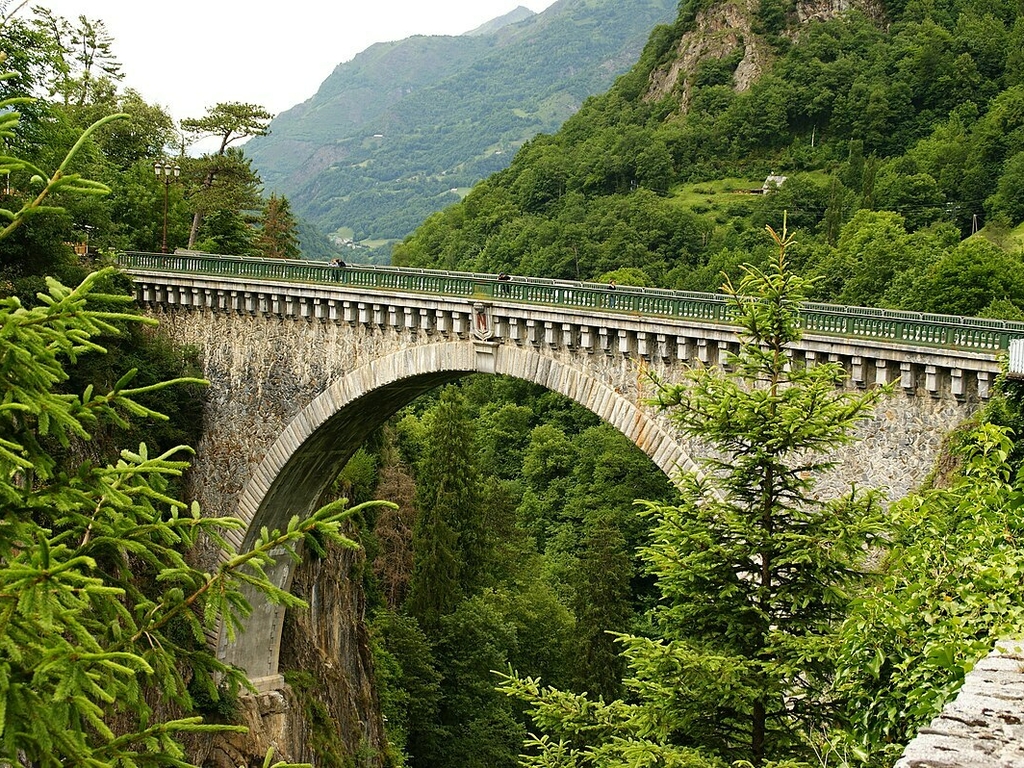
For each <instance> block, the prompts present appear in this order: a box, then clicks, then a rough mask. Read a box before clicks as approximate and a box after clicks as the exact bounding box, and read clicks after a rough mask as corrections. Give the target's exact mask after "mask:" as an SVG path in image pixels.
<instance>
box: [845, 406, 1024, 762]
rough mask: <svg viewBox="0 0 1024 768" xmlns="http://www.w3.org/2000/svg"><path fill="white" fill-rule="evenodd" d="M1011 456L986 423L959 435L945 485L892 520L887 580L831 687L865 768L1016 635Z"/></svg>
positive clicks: (1023, 489) (851, 629) (851, 633)
mask: <svg viewBox="0 0 1024 768" xmlns="http://www.w3.org/2000/svg"><path fill="white" fill-rule="evenodd" d="M1011 447H1012V443H1011V441H1010V437H1009V434H1008V432H1007V431H1006V430H1005V429H1001V428H999V427H996V426H994V425H991V424H982V425H979V426H977V427H975V428H974V429H972V430H970V431H966V432H964V433H963V435H962V436H961V438H960V440H959V445H958V446H957V447H956V453H957V455H958V457H959V459H960V461H961V466H960V470H959V472H958V473H957V475H956V477H955V478H954V480H953V482H952V484H951V485H950V486H949V487H948V488H940V489H934V490H929V491H925V492H923V493H915V494H911V495H910V496H908V497H907V498H905V499H903V500H901V501H900V502H899V503H897V504H895V505H894V506H893V507H892V508H891V509H890V518H891V520H890V524H891V526H892V533H891V537H892V538H891V550H890V553H889V556H888V560H887V564H886V569H885V576H884V578H883V579H882V580H880V581H879V583H878V584H877V585H875V586H873V587H872V588H871V589H870V590H869V591H867V592H866V593H865V594H863V595H861V596H860V597H858V599H857V600H856V601H855V602H854V604H853V606H852V611H851V615H850V617H849V619H847V621H846V623H845V625H844V627H843V630H842V634H841V644H840V658H839V663H840V668H841V669H842V670H843V673H842V674H841V675H840V676H839V678H838V679H837V681H836V689H837V692H838V694H839V696H840V697H841V700H840V702H841V705H842V707H843V710H844V711H845V712H846V713H848V718H849V728H850V736H851V739H852V740H853V743H854V745H855V746H857V747H859V748H862V749H864V750H865V751H866V752H867V753H868V754H869V756H870V759H869V765H878V766H883V765H892V764H893V762H894V761H895V760H896V758H897V757H898V755H899V753H900V751H901V750H902V748H903V746H902V745H904V744H905V743H906V742H907V741H909V739H911V738H912V737H913V735H914V734H915V733H916V731H917V729H918V728H920V727H921V726H922V725H924V724H925V723H927V722H928V721H929V720H931V718H932V717H934V716H935V715H936V714H937V713H938V712H939V710H940V709H941V708H942V706H943V704H944V703H945V702H946V701H947V700H949V699H950V698H951V696H952V695H953V694H954V693H955V691H956V690H957V689H958V688H959V687H960V685H961V683H962V682H963V678H964V675H965V674H966V673H967V672H969V671H970V669H971V668H972V666H973V665H974V662H975V661H976V660H977V659H978V658H980V657H982V656H984V655H985V654H987V653H988V652H989V651H990V650H991V649H992V643H993V641H994V640H995V639H998V638H1002V637H1007V636H1008V635H1013V634H1016V633H1017V632H1018V631H1019V629H1020V626H1021V622H1022V620H1024V605H1022V604H1021V599H1020V582H1021V577H1022V563H1024V552H1022V551H1021V543H1020V542H1021V533H1022V529H1024V477H1022V476H1021V475H1020V473H1019V472H1018V473H1017V474H1016V475H1014V473H1013V472H1012V470H1011V469H1010V467H1009V465H1008V463H1007V459H1008V458H1009V456H1010V451H1011Z"/></svg>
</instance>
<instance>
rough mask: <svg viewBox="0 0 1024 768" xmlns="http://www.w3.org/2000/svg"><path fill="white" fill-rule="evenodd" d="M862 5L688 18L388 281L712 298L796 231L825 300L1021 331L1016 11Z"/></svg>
mask: <svg viewBox="0 0 1024 768" xmlns="http://www.w3.org/2000/svg"><path fill="white" fill-rule="evenodd" d="M852 5H853V7H852V8H851V9H850V10H849V11H847V12H845V13H842V14H838V15H831V16H830V15H828V14H823V13H818V14H817V15H813V14H814V13H815V12H816V8H815V5H814V4H812V3H805V2H786V1H785V0H763V2H760V3H753V4H752V5H751V7H750V9H748V8H747V5H746V4H743V3H732V2H725V3H709V2H698V1H697V0H687V2H684V3H682V6H681V9H680V14H679V17H678V19H677V20H676V22H675V23H674V25H672V26H662V27H659V28H657V29H656V30H655V31H654V33H653V34H652V36H651V38H650V42H649V43H648V45H647V48H646V49H645V51H644V53H643V56H642V58H641V59H640V61H639V63H638V64H637V65H636V66H635V67H634V68H633V69H632V70H631V71H630V72H629V73H628V74H627V75H625V76H623V77H622V78H620V79H619V81H618V82H617V83H616V84H615V86H614V87H613V88H612V89H611V90H610V91H609V92H608V93H606V94H604V95H601V96H596V97H594V98H591V99H589V100H588V101H587V102H586V103H585V104H584V106H583V108H582V109H581V110H580V112H579V113H578V114H576V115H575V116H573V117H572V118H571V119H570V120H568V121H567V123H566V124H565V126H564V127H563V128H562V129H561V130H560V131H559V132H557V133H556V134H554V135H551V136H539V137H537V138H536V139H534V140H533V141H531V142H530V143H529V144H528V145H527V146H526V147H524V148H523V149H522V150H521V151H520V152H519V153H518V154H517V156H516V158H515V160H514V162H513V164H512V166H511V167H510V168H508V169H507V170H505V171H502V172H500V173H498V174H496V175H494V176H493V177H491V178H489V179H487V180H486V181H484V182H482V183H481V184H479V185H478V186H477V187H476V188H475V189H474V190H473V191H472V192H471V193H470V195H469V196H468V197H467V198H466V199H465V201H463V202H462V203H461V204H459V205H455V206H452V207H451V208H449V209H447V210H445V211H443V212H441V213H438V214H436V215H434V216H433V217H431V218H430V219H429V220H428V221H427V222H426V223H425V224H424V225H423V226H422V227H421V228H420V229H419V230H417V232H416V233H415V235H413V236H412V237H410V238H409V239H408V240H407V241H406V242H405V243H403V244H401V245H400V246H397V247H396V248H395V252H394V260H395V262H396V263H399V264H410V265H418V266H428V265H429V266H437V267H444V268H450V269H465V270H479V271H485V272H498V271H501V270H505V271H508V272H514V273H522V274H532V275H546V276H552V277H560V278H573V279H596V278H602V277H603V276H606V275H607V274H608V273H611V272H618V273H619V274H618V279H619V280H620V282H633V283H638V284H649V285H659V286H666V287H674V288H686V289H701V290H714V289H716V288H717V287H718V286H719V285H720V284H721V273H722V272H723V271H725V272H727V273H730V274H732V275H733V276H735V275H736V270H737V266H738V265H739V264H741V263H743V262H745V261H748V260H750V259H751V258H754V259H755V260H759V259H761V258H763V256H764V253H765V252H766V249H765V248H764V246H763V245H762V243H761V242H760V239H759V238H760V236H759V235H758V234H757V233H758V232H760V231H761V230H762V229H763V226H764V225H765V224H773V225H776V226H779V225H781V222H782V217H783V213H784V212H785V213H786V214H787V216H788V223H789V226H790V228H791V229H793V230H794V231H795V232H796V233H797V244H796V245H795V246H794V247H793V248H792V249H791V259H792V263H793V264H794V266H795V267H797V268H798V269H799V270H800V271H802V272H803V273H805V274H808V275H816V276H819V277H820V278H821V280H820V282H819V283H818V284H817V286H816V288H815V289H814V297H815V298H819V299H824V300H829V301H839V302H844V303H851V304H872V305H875V304H877V305H884V306H890V307H898V308H902V309H913V310H926V311H936V312H951V313H962V314H978V313H984V314H989V315H993V316H1000V317H1019V316H1020V312H1021V308H1022V307H1024V281H1021V280H1020V279H1018V277H1017V276H1019V275H1020V274H1021V266H1022V265H1021V239H1020V235H1019V233H1020V224H1021V222H1022V221H1024V191H1022V190H1024V185H1022V183H1021V182H1022V179H1024V176H1022V174H1024V81H1022V77H1024V75H1022V73H1024V19H1022V16H1021V13H1022V11H1021V8H1020V5H1019V3H1017V2H1011V1H1010V0H1005V1H1004V2H987V1H986V2H980V0H937V1H936V2H929V3H916V2H914V3H899V2H891V3H888V4H887V5H886V7H884V8H881V7H877V6H876V5H875V4H873V3H867V2H863V3H853V4H852ZM808 17H809V18H808ZM769 175H773V176H777V177H780V178H779V179H778V181H779V182H780V183H779V185H778V186H777V187H776V185H774V184H773V185H768V186H769V189H768V191H767V193H766V194H760V193H761V190H762V186H763V185H765V182H766V179H767V178H768V176H769ZM979 230H983V231H982V234H983V235H984V238H978V237H971V235H972V234H973V233H975V232H977V231H979Z"/></svg>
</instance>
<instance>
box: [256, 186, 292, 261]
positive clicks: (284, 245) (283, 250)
mask: <svg viewBox="0 0 1024 768" xmlns="http://www.w3.org/2000/svg"><path fill="white" fill-rule="evenodd" d="M256 247H257V248H258V249H259V251H260V255H262V256H265V257H266V258H268V259H297V258H299V257H300V256H302V251H301V250H300V249H299V236H298V234H297V224H296V222H295V217H294V216H293V215H292V209H291V205H290V204H289V202H288V198H287V197H283V196H278V195H271V196H270V197H269V198H267V202H266V203H265V204H264V205H263V216H262V217H261V218H260V234H259V236H258V237H257V238H256Z"/></svg>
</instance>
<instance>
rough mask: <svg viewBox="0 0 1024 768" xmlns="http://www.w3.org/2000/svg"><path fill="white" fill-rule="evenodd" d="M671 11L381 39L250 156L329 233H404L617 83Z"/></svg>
mask: <svg viewBox="0 0 1024 768" xmlns="http://www.w3.org/2000/svg"><path fill="white" fill-rule="evenodd" d="M674 7H675V3H674V2H672V0H628V1H625V2H624V1H623V0H616V1H615V2H612V1H611V0H586V1H584V0H559V2H556V3H555V4H554V5H552V6H551V7H550V8H548V9H547V10H545V11H544V12H542V13H540V14H534V15H532V16H530V17H529V18H526V19H523V20H519V21H516V19H517V18H518V17H517V16H516V15H509V16H508V17H505V21H507V22H509V23H505V24H503V25H500V26H498V25H487V26H486V27H485V28H484V29H481V30H474V31H473V32H472V33H470V34H467V35H462V36H458V37H412V38H409V39H406V40H401V41H398V42H393V43H378V44H376V45H373V46H371V47H370V48H368V49H367V50H366V51H364V52H362V53H360V54H359V55H358V56H356V57H355V58H354V59H353V60H352V61H350V62H346V63H344V64H341V65H339V66H338V68H337V69H336V70H335V71H334V73H333V74H332V75H331V76H330V77H329V78H328V79H327V80H325V81H324V83H323V85H322V86H321V88H320V90H319V92H318V93H317V94H316V95H315V96H314V97H313V98H311V99H309V100H308V101H307V102H305V103H303V104H301V105H299V106H297V107H295V108H293V109H291V110H289V111H287V112H284V113H283V114H281V115H280V116H278V117H277V118H276V119H275V120H274V121H273V122H272V124H271V132H270V134H269V135H268V136H265V137H258V138H256V139H253V140H252V141H251V142H249V143H248V144H247V145H246V148H245V149H246V153H247V155H249V156H250V157H251V158H253V161H254V163H255V165H256V167H257V168H258V169H259V171H260V174H261V176H262V177H263V179H264V181H265V183H266V184H267V186H268V188H269V189H274V190H277V191H279V192H282V193H284V194H286V195H287V196H288V197H289V199H290V200H291V201H292V204H293V205H294V207H295V210H296V212H297V213H298V214H300V215H302V216H303V217H305V218H307V219H309V220H310V221H312V222H313V223H315V224H317V225H318V226H320V228H321V229H322V230H323V231H325V232H329V233H336V234H338V236H339V237H342V236H344V237H351V238H353V239H354V240H356V241H365V240H373V241H380V240H397V239H400V238H402V237H405V236H406V235H407V234H409V233H410V232H411V231H412V230H413V229H415V227H416V226H417V225H418V224H419V223H421V222H422V221H423V219H424V218H426V217H427V215H429V214H430V213H432V212H434V211H437V210H440V209H441V208H443V207H445V206H446V205H450V204H451V203H453V202H456V201H457V200H458V199H459V196H460V194H463V193H464V191H465V189H466V188H468V187H470V186H472V185H473V184H475V183H476V182H477V181H479V180H480V179H482V178H484V177H486V176H488V175H490V174H491V173H493V172H495V171H497V170H500V169H502V168H504V167H506V166H507V165H508V163H509V161H510V160H511V158H512V156H513V154H514V153H515V151H516V150H517V149H518V148H519V147H520V146H521V145H522V144H523V143H524V142H525V141H526V140H528V139H530V138H532V137H533V136H534V135H536V134H537V133H540V132H551V131H554V130H556V129H557V128H558V126H560V125H561V124H562V122H563V121H564V120H565V119H566V118H567V117H569V116H570V115H571V114H572V113H573V112H575V111H576V110H577V109H578V108H579V106H580V104H581V103H582V102H583V100H584V99H585V98H586V97H588V96H590V95H591V94H594V93H599V92H601V91H603V90H604V89H606V88H607V87H608V86H609V85H610V84H611V83H612V81H613V79H614V78H615V77H616V76H617V75H619V74H621V73H622V72H624V71H626V69H628V67H629V66H631V65H632V63H633V62H634V61H635V60H636V57H637V56H638V55H639V52H640V50H641V48H642V46H643V43H644V41H645V40H646V39H647V36H648V34H649V33H650V30H651V28H652V27H653V26H654V25H655V24H657V23H659V22H663V21H666V20H668V19H670V18H671V16H672V14H673V10H674ZM513 22H514V23H513ZM495 27H496V28H495ZM375 244H376V245H379V244H378V243H375ZM388 252H389V251H388V249H387V248H385V249H384V250H383V251H382V252H381V253H383V254H384V256H385V257H386V255H387V253H388ZM358 258H359V260H366V259H367V258H369V255H368V254H367V252H366V251H363V252H361V253H360V255H359V257H358Z"/></svg>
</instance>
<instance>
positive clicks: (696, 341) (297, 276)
mask: <svg viewBox="0 0 1024 768" xmlns="http://www.w3.org/2000/svg"><path fill="white" fill-rule="evenodd" d="M119 263H120V266H122V267H123V268H124V269H126V271H127V272H128V273H129V274H130V275H131V277H132V278H133V280H134V284H135V291H136V296H137V298H138V300H139V302H140V303H141V304H142V305H143V307H144V308H145V310H146V312H147V313H148V314H149V315H151V316H153V317H155V318H157V319H158V320H160V322H161V326H162V329H163V331H164V332H165V333H166V334H167V335H168V336H170V337H171V338H173V339H174V340H176V341H177V342H179V343H183V344H187V345H192V346H193V347H195V348H196V349H197V350H198V352H199V356H200V359H201V361H202V366H203V369H204V374H205V376H206V377H207V378H208V379H209V380H210V389H209V392H208V396H207V402H206V411H205V427H204V429H205V433H204V436H203V437H202V439H201V441H200V443H199V445H198V446H197V455H196V458H195V461H194V464H193V466H194V470H195V471H194V472H193V473H192V476H193V478H198V480H194V481H193V485H194V487H193V488H192V493H193V496H194V497H195V498H197V499H198V500H199V501H200V503H201V504H202V506H203V507H204V508H205V509H207V510H209V511H211V512H214V513H216V514H235V515H237V516H238V517H240V518H241V519H242V520H244V521H245V523H246V528H245V530H244V531H241V532H238V536H237V537H236V539H235V541H234V543H235V544H236V545H237V546H238V547H239V548H241V549H245V548H246V547H248V546H250V545H251V542H252V541H253V540H254V539H255V536H256V535H257V534H258V531H259V530H260V528H261V527H262V526H268V527H270V528H274V527H280V526H282V525H283V524H284V523H285V522H286V521H287V520H288V519H289V518H290V517H291V516H292V515H293V514H304V513H308V512H310V511H312V509H313V508H314V507H315V505H316V504H317V501H318V499H319V498H320V496H321V494H322V493H323V491H324V490H325V489H326V487H327V486H328V485H329V483H330V482H331V481H332V480H333V478H334V477H335V476H336V474H337V471H338V470H340V468H341V467H342V466H343V464H344V463H345V462H346V461H347V460H348V459H349V457H350V456H351V455H352V453H353V452H355V450H356V449H357V448H358V447H359V446H360V445H361V444H362V443H363V441H364V440H365V438H366V437H367V436H368V435H369V434H370V433H371V432H372V431H373V430H374V429H375V428H376V427H378V426H379V425H381V424H382V423H383V422H384V421H385V420H387V419H388V418H389V417H390V416H391V415H393V414H394V413H395V412H396V411H397V410H398V409H400V408H402V407H403V406H405V405H406V404H408V403H410V402H411V401H412V400H414V399H415V398H416V397H418V396H419V395H421V394H423V393H425V392H427V391H429V390H431V389H433V388H435V387H437V386H439V385H441V384H444V383H446V382H451V381H454V380H456V379H458V378H460V377H463V376H465V375H467V374H471V373H488V374H504V375H509V376H514V377H517V378H520V379H525V380H527V381H531V382H534V383H536V384H540V385H542V386H544V387H547V388H548V389H551V390H553V391H556V392H558V393H560V394H562V395H565V396H566V397H569V398H571V399H573V400H575V401H576V402H578V403H580V404H581V405H583V406H585V407H586V408H588V409H590V410H591V411H593V412H594V413H595V414H597V415H598V416H600V417H601V418H602V419H604V420H605V421H607V422H608V423H609V424H611V425H612V426H614V427H616V428H617V429H619V430H620V431H621V432H622V433H623V434H625V435H626V436H627V437H628V438H629V439H630V440H632V441H633V442H634V443H636V445H637V446H639V447H640V448H641V449H642V450H643V451H644V452H645V453H646V454H647V455H648V456H649V457H650V458H651V460H652V461H653V462H654V463H655V464H656V465H657V466H658V467H659V468H660V469H661V470H662V471H664V472H665V473H667V474H670V475H671V474H673V473H674V472H676V471H677V470H679V469H689V468H692V467H693V466H694V464H693V460H694V459H695V458H699V455H700V452H701V447H700V446H699V445H695V444H693V443H687V442H686V441H683V440H680V439H679V436H678V435H677V434H675V433H674V432H673V430H672V428H671V426H670V425H669V423H668V422H667V421H666V419H665V418H664V417H663V416H662V415H660V414H659V413H657V412H656V411H655V410H654V409H652V408H650V407H649V406H647V405H646V404H645V399H646V397H647V396H649V395H650V394H651V389H650V384H649V379H648V378H647V376H646V372H647V371H648V370H649V371H653V372H654V373H656V374H658V375H659V376H661V377H662V378H665V379H668V380H671V379H673V378H675V377H677V376H678V375H679V374H680V372H681V371H682V370H683V369H685V368H686V367H688V366H692V365H694V364H696V363H703V364H717V363H719V362H721V361H723V360H724V355H725V354H726V353H727V352H728V351H729V350H732V349H735V347H736V338H735V334H734V329H733V327H732V326H730V324H729V322H728V308H727V306H726V304H725V302H724V300H723V298H722V297H721V296H716V295H712V294H697V293H682V292H673V291H664V290H657V289H641V288H627V287H619V288H617V289H614V290H612V289H609V287H608V286H603V285H599V284H593V283H579V282H560V281H553V280H543V279H537V278H511V279H507V280H498V279H497V277H496V276H494V275H474V274H465V273H452V272H439V271H430V270H410V269H400V268H392V267H372V266H367V267H362V266H360V267H345V268H336V267H330V266H328V265H326V264H323V263H312V262H293V261H281V260H245V259H239V258H233V257H223V256H210V255H204V254H175V255H159V254H141V253H126V254H122V255H120V256H119ZM803 322H804V325H805V335H804V338H803V339H802V341H801V343H800V345H799V347H798V348H797V349H795V350H794V356H795V357H796V358H797V359H799V360H802V361H805V362H807V363H808V364H814V363H815V362H817V361H835V362H839V363H841V364H842V365H843V366H844V367H845V368H846V370H847V371H848V372H849V379H848V383H849V385H850V386H852V387H874V386H878V385H880V384H886V383H893V384H894V386H895V389H896V394H895V395H894V397H893V398H891V399H890V400H888V401H887V402H886V403H885V404H884V405H883V406H882V407H881V408H879V409H878V410H877V412H876V414H875V416H874V418H873V419H872V420H871V421H870V422H867V423H865V424H864V426H863V437H864V438H865V439H864V440H862V441H860V442H858V443H856V444H855V445H853V446H851V447H850V448H849V449H848V450H847V451H846V452H845V453H844V454H843V455H842V456H839V457H838V458H839V463H840V471H839V472H838V473H837V476H836V477H834V478H830V479H828V480H827V482H828V483H834V484H843V485H848V484H849V483H850V482H856V483H858V484H863V485H871V486H875V487H884V488H886V489H887V490H888V493H889V495H890V496H891V497H893V498H895V497H898V496H900V495H902V494H904V493H906V492H907V491H908V490H909V489H910V488H911V487H913V486H914V485H915V484H916V483H918V482H919V481H920V480H921V479H922V478H923V477H924V475H925V474H926V473H927V472H928V471H929V469H930V468H931V466H932V463H933V461H934V459H935V457H936V455H937V453H938V450H939V446H940V444H941V440H942V437H943V435H944V434H945V433H946V432H948V430H949V429H950V428H951V427H953V426H954V425H955V424H957V423H958V422H959V421H961V420H962V419H963V418H965V417H966V416H967V415H969V414H970V413H971V412H972V410H974V409H975V408H977V407H978V405H979V404H980V403H982V402H983V401H984V400H985V399H987V398H988V396H989V393H990V387H991V383H992V380H993V378H994V376H995V374H996V373H997V372H998V370H999V357H1000V355H1001V354H1002V350H1004V349H1005V348H1006V347H1007V346H1008V344H1009V341H1010V340H1011V339H1013V338H1015V337H1024V324H1014V323H1006V322H999V321H981V320H976V319H970V318H953V317H943V316H927V315H920V314H915V313H901V312H891V311H882V310H867V309H855V308H846V307H836V306H829V305H817V304H808V305H806V307H805V311H804V313H803ZM645 385H646V388H645ZM282 561H283V562H282V563H281V565H280V566H279V569H280V570H279V572H278V573H276V574H275V579H276V580H277V583H278V584H279V585H281V586H283V587H287V586H288V585H289V583H290V571H289V566H288V564H287V559H286V558H282ZM254 606H255V612H254V614H253V617H252V618H251V619H250V621H249V623H248V625H247V629H246V631H245V632H244V633H243V634H242V635H241V636H240V637H239V638H238V639H237V640H236V641H235V642H234V643H233V644H231V645H228V644H226V643H225V642H224V641H223V640H222V641H221V646H220V652H221V655H222V657H223V658H224V659H225V660H227V661H230V662H232V663H235V664H237V665H239V666H241V667H242V668H244V669H246V670H247V672H248V673H249V675H250V677H251V678H252V679H253V681H254V682H255V683H257V684H258V685H261V686H264V687H267V688H270V687H276V686H277V684H278V683H279V677H278V667H277V663H278V652H279V649H280V642H281V627H282V623H283V612H282V611H279V610H278V609H277V608H275V607H274V606H271V605H268V604H265V603H262V602H257V603H254Z"/></svg>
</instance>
